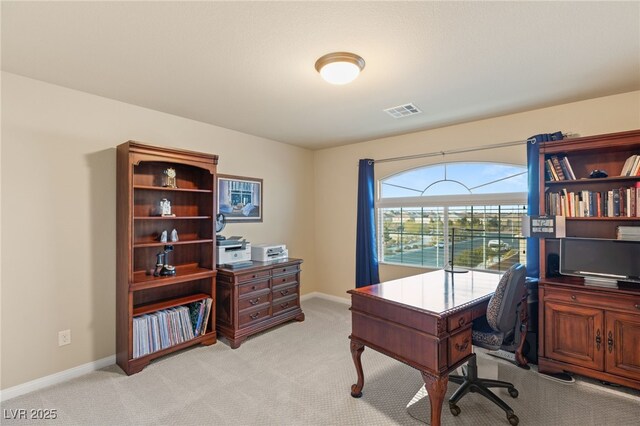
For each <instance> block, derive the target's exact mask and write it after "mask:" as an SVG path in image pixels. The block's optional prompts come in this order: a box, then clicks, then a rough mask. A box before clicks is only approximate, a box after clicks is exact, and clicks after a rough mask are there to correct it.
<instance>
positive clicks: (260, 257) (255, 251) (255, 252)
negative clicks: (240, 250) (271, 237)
mask: <svg viewBox="0 0 640 426" xmlns="http://www.w3.org/2000/svg"><path fill="white" fill-rule="evenodd" d="M288 257H289V250H287V246H286V245H284V244H254V245H253V246H252V247H251V260H256V261H258V262H268V261H270V260H278V259H286V258H288Z"/></svg>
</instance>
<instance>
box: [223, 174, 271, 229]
mask: <svg viewBox="0 0 640 426" xmlns="http://www.w3.org/2000/svg"><path fill="white" fill-rule="evenodd" d="M216 187H217V190H218V213H222V214H223V215H224V217H225V220H226V222H262V210H263V199H262V179H259V178H252V177H245V176H233V175H218V179H217V185H216Z"/></svg>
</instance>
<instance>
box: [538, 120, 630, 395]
mask: <svg viewBox="0 0 640 426" xmlns="http://www.w3.org/2000/svg"><path fill="white" fill-rule="evenodd" d="M635 154H640V130H634V131H628V132H620V133H612V134H606V135H598V136H590V137H584V138H575V139H566V140H562V141H554V142H545V143H542V144H541V145H540V157H539V171H540V214H560V213H561V212H560V211H559V209H560V210H562V213H564V216H565V219H566V234H567V236H568V237H586V238H608V239H614V238H616V229H617V227H618V226H621V225H623V226H640V217H638V216H639V215H638V214H637V211H633V210H632V209H629V211H626V212H625V211H620V210H619V211H617V212H615V214H614V215H613V216H611V213H610V211H609V209H608V207H607V209H606V210H607V211H606V214H605V211H604V210H603V209H604V205H603V204H600V210H598V205H597V204H596V205H594V206H593V208H592V209H591V210H590V209H589V203H590V201H591V199H590V198H591V195H592V194H595V195H596V198H595V200H597V199H598V198H597V197H598V196H599V197H600V199H602V197H603V196H605V194H608V193H609V191H618V193H619V194H621V193H622V192H623V191H626V190H627V189H628V188H635V189H631V190H630V192H632V193H633V192H637V191H640V176H619V174H620V172H621V171H622V169H623V166H624V164H625V161H626V160H627V159H628V158H629V157H631V156H632V155H635ZM552 157H556V159H562V158H564V157H566V159H567V160H568V162H569V163H570V165H571V168H572V169H573V172H574V174H575V177H576V180H560V181H554V180H547V179H545V163H546V162H547V160H550V159H551V158H552ZM593 170H605V171H606V172H607V173H608V177H606V178H589V174H590V173H591V171H593ZM571 193H573V194H574V197H575V198H573V199H572V200H573V201H575V202H576V203H579V202H580V201H582V203H583V209H582V210H580V209H578V210H575V209H573V210H572V209H569V210H567V209H566V207H567V205H564V207H562V208H561V205H562V204H563V203H562V202H560V203H557V202H558V201H559V199H558V198H557V197H556V199H555V203H554V199H553V197H554V196H553V194H561V195H562V196H563V197H565V198H564V199H563V200H567V199H571V198H570V194H571ZM598 194H599V195H598ZM566 197H569V198H566ZM576 205H579V204H576ZM558 246H559V245H558V240H555V239H546V240H543V241H541V243H540V276H541V278H540V283H539V300H540V304H539V321H540V324H539V329H540V330H541V332H540V333H539V340H538V355H539V359H538V362H539V370H540V371H541V372H560V371H563V370H564V371H569V372H574V373H578V374H582V375H586V376H590V377H594V378H597V379H600V380H604V381H608V382H612V383H618V384H622V385H625V386H630V387H633V388H636V389H640V374H639V373H640V286H628V287H626V286H625V287H621V288H620V289H610V288H609V289H605V288H599V287H592V286H585V285H584V280H583V279H582V278H578V277H566V276H565V277H563V276H559V274H558V269H557V266H558V256H559V250H558Z"/></svg>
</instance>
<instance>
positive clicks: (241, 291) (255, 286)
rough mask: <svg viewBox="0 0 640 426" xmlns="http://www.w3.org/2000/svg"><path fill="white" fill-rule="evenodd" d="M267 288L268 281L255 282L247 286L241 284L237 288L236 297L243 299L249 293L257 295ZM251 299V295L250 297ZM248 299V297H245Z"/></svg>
mask: <svg viewBox="0 0 640 426" xmlns="http://www.w3.org/2000/svg"><path fill="white" fill-rule="evenodd" d="M268 288H269V280H264V281H257V282H253V283H248V284H242V285H239V286H238V296H239V297H243V296H245V295H249V294H251V293H258V292H260V290H264V289H268ZM251 296H252V297H253V294H252V295H251ZM247 297H248V296H247Z"/></svg>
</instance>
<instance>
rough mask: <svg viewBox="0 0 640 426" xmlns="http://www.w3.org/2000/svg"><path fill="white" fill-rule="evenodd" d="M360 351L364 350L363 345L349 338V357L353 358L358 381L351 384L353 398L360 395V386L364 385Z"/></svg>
mask: <svg viewBox="0 0 640 426" xmlns="http://www.w3.org/2000/svg"><path fill="white" fill-rule="evenodd" d="M362 352H364V345H363V344H362V343H360V342H357V341H354V340H351V357H352V358H353V363H354V364H355V366H356V372H357V373H358V383H356V384H355V385H351V396H352V397H354V398H360V397H361V396H362V387H363V386H364V373H363V372H362V361H361V360H360V357H361V356H362Z"/></svg>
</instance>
